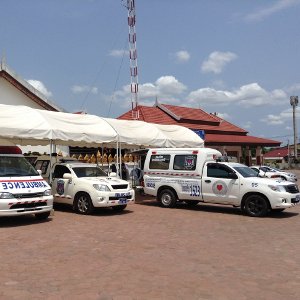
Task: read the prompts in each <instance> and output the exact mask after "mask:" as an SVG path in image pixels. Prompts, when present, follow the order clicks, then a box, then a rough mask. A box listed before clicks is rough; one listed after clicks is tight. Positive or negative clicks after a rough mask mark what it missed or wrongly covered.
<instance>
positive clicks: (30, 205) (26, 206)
mask: <svg viewBox="0 0 300 300" xmlns="http://www.w3.org/2000/svg"><path fill="white" fill-rule="evenodd" d="M40 206H47V202H34V203H20V204H14V205H12V206H11V207H10V209H31V208H32V209H34V208H36V207H40Z"/></svg>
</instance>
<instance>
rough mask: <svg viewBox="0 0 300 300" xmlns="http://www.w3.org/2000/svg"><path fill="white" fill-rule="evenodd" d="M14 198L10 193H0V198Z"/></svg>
mask: <svg viewBox="0 0 300 300" xmlns="http://www.w3.org/2000/svg"><path fill="white" fill-rule="evenodd" d="M13 198H15V197H14V196H13V194H11V193H0V199H13Z"/></svg>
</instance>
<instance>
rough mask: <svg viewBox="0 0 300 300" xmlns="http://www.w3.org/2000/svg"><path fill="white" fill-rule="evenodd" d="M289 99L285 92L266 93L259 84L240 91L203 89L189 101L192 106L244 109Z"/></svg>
mask: <svg viewBox="0 0 300 300" xmlns="http://www.w3.org/2000/svg"><path fill="white" fill-rule="evenodd" d="M287 98H288V96H287V94H286V92H285V91H283V90H279V89H277V90H273V91H270V92H268V91H266V90H265V89H263V88H262V87H261V86H259V84H258V83H251V84H247V85H244V86H241V87H240V88H238V89H235V90H232V91H228V90H215V89H213V88H208V87H207V88H201V89H198V90H196V91H192V92H191V93H190V94H189V95H188V97H187V100H188V101H189V102H190V103H192V104H198V105H199V104H200V105H230V104H233V103H235V104H239V105H241V106H244V107H253V106H262V105H275V104H276V105H279V104H284V102H283V100H286V99H287Z"/></svg>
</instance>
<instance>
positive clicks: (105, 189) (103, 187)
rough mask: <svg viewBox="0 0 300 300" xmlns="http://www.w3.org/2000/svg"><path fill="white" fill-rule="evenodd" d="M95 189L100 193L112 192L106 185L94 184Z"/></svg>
mask: <svg viewBox="0 0 300 300" xmlns="http://www.w3.org/2000/svg"><path fill="white" fill-rule="evenodd" d="M93 187H94V188H95V189H96V190H97V191H100V192H110V189H109V187H108V186H107V185H105V184H93Z"/></svg>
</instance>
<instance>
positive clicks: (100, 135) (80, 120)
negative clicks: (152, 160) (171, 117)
mask: <svg viewBox="0 0 300 300" xmlns="http://www.w3.org/2000/svg"><path fill="white" fill-rule="evenodd" d="M1 140H2V141H3V140H9V141H10V142H13V143H15V144H17V145H33V146H35V145H48V144H49V141H51V142H53V143H55V144H56V145H67V146H90V147H98V146H100V145H103V146H112V147H115V146H116V143H121V144H122V147H124V145H126V147H130V148H133V147H135V148H137V147H203V144H204V142H203V140H202V139H201V138H200V137H199V136H198V135H197V134H196V133H194V132H193V131H192V130H190V129H188V128H185V127H182V126H178V125H159V124H151V123H147V122H143V121H127V120H117V119H109V118H102V117H98V116H95V115H89V114H82V115H81V114H71V113H63V112H53V111H47V110H39V109H34V108H30V107H27V106H14V105H5V104H0V141H1Z"/></svg>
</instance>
